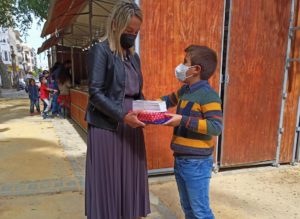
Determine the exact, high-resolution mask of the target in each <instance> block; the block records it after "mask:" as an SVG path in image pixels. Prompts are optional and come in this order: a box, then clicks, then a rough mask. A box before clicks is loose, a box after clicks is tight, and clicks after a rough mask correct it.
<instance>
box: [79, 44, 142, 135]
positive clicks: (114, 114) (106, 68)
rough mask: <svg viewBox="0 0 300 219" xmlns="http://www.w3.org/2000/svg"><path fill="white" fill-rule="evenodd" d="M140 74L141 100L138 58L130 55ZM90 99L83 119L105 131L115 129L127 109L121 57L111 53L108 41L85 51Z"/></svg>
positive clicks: (140, 96) (124, 77)
mask: <svg viewBox="0 0 300 219" xmlns="http://www.w3.org/2000/svg"><path fill="white" fill-rule="evenodd" d="M131 62H132V65H133V67H134V68H135V70H136V72H137V73H138V76H139V82H140V92H139V95H138V96H137V97H136V99H143V94H142V92H141V91H142V86H143V79H142V74H141V67H140V59H139V57H138V55H137V54H134V55H133V57H132V58H131ZM87 64H88V76H89V77H88V79H89V102H88V106H87V111H86V116H85V119H86V121H87V122H88V124H89V125H93V126H95V127H98V128H103V129H107V130H117V127H118V123H119V122H121V121H122V120H123V118H124V116H125V115H126V113H127V112H124V111H123V108H122V106H123V101H124V98H125V81H126V73H125V69H124V65H123V62H122V59H121V58H120V57H119V56H118V55H115V54H113V52H112V51H111V50H110V48H109V45H108V41H107V40H106V41H104V42H101V43H98V44H96V45H94V46H93V47H92V48H91V49H90V51H89V53H88V60H87Z"/></svg>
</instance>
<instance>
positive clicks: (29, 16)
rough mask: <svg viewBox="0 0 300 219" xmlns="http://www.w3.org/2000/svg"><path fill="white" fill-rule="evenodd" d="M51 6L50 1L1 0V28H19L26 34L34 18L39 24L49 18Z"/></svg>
mask: <svg viewBox="0 0 300 219" xmlns="http://www.w3.org/2000/svg"><path fill="white" fill-rule="evenodd" d="M49 4H50V0H0V26H2V27H13V28H16V27H18V28H19V29H20V31H21V32H22V33H23V34H26V31H27V30H28V29H29V28H30V27H31V24H32V21H33V16H34V17H36V18H37V19H38V22H39V23H41V22H42V21H43V20H44V19H46V18H47V11H48V7H49Z"/></svg>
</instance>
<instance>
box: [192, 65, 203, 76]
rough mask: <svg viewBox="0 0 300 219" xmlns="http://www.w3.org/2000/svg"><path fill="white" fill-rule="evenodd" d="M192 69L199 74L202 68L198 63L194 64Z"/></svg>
mask: <svg viewBox="0 0 300 219" xmlns="http://www.w3.org/2000/svg"><path fill="white" fill-rule="evenodd" d="M194 69H195V71H194V73H195V74H199V75H200V73H201V70H202V68H201V66H200V65H194Z"/></svg>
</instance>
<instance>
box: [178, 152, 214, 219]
mask: <svg viewBox="0 0 300 219" xmlns="http://www.w3.org/2000/svg"><path fill="white" fill-rule="evenodd" d="M212 167H213V158H212V157H208V158H203V159H189V158H180V157H175V164H174V173H175V178H176V182H177V187H178V191H179V196H180V203H181V206H182V209H183V211H184V214H185V218H186V219H213V218H214V215H213V213H212V211H211V209H210V206H209V183H210V178H211V171H212Z"/></svg>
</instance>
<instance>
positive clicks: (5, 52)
mask: <svg viewBox="0 0 300 219" xmlns="http://www.w3.org/2000/svg"><path fill="white" fill-rule="evenodd" d="M4 60H5V61H8V54H7V51H4Z"/></svg>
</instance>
